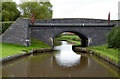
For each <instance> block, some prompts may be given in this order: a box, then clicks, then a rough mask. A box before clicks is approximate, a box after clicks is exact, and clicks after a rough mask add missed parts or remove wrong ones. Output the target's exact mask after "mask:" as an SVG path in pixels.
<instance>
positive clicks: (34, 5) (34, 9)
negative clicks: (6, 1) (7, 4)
mask: <svg viewBox="0 0 120 79" xmlns="http://www.w3.org/2000/svg"><path fill="white" fill-rule="evenodd" d="M19 7H20V9H21V11H22V17H26V18H30V16H31V14H32V13H34V15H35V18H36V19H48V18H52V5H51V3H50V2H22V3H21V4H20V5H19Z"/></svg>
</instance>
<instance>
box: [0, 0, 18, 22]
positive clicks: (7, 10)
mask: <svg viewBox="0 0 120 79" xmlns="http://www.w3.org/2000/svg"><path fill="white" fill-rule="evenodd" d="M19 16H20V11H19V10H18V9H17V4H16V3H15V2H2V21H15V20H16V19H17V18H18V17H19Z"/></svg>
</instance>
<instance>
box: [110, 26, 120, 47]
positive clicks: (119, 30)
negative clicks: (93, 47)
mask: <svg viewBox="0 0 120 79" xmlns="http://www.w3.org/2000/svg"><path fill="white" fill-rule="evenodd" d="M108 47H111V48H120V27H114V28H113V29H112V30H111V31H110V33H109V35H108Z"/></svg>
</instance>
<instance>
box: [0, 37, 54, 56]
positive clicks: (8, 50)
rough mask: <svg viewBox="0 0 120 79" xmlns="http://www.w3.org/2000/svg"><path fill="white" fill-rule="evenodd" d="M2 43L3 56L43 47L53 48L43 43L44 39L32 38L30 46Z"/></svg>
mask: <svg viewBox="0 0 120 79" xmlns="http://www.w3.org/2000/svg"><path fill="white" fill-rule="evenodd" d="M1 44H2V56H1V57H0V58H3V57H7V56H12V55H16V54H19V53H23V52H29V51H30V50H33V49H42V48H52V47H50V46H49V45H47V44H45V43H43V42H42V41H39V40H36V39H31V45H30V46H29V47H26V46H23V45H17V44H8V43H1Z"/></svg>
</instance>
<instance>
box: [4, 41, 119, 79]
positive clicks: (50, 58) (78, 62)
mask: <svg viewBox="0 0 120 79" xmlns="http://www.w3.org/2000/svg"><path fill="white" fill-rule="evenodd" d="M54 50H55V51H53V52H48V53H35V54H32V55H29V56H26V57H24V58H21V59H18V60H15V61H14V62H9V63H6V64H4V65H3V68H2V73H3V74H2V76H3V77H115V78H118V76H119V74H118V69H117V68H116V67H114V66H112V65H110V64H108V63H105V62H104V61H102V60H100V59H99V58H97V57H95V56H91V55H90V54H88V53H86V54H84V53H80V52H78V53H76V52H74V51H73V50H72V44H69V43H67V42H66V41H62V44H61V45H58V46H55V47H54Z"/></svg>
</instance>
